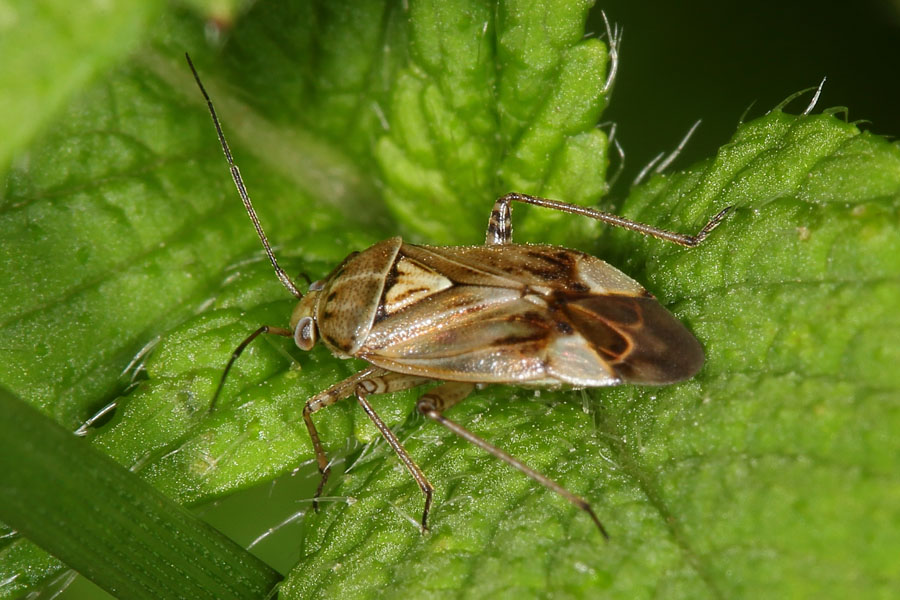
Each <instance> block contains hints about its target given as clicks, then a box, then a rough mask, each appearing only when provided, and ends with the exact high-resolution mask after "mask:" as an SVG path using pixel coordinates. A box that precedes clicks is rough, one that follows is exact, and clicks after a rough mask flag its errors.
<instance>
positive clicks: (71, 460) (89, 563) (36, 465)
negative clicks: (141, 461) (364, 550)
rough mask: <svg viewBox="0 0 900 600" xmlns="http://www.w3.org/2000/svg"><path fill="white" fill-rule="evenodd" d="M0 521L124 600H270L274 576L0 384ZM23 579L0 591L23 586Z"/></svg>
mask: <svg viewBox="0 0 900 600" xmlns="http://www.w3.org/2000/svg"><path fill="white" fill-rule="evenodd" d="M0 414H3V419H2V420H0V440H2V442H0V473H3V482H2V484H0V519H3V521H4V522H6V523H7V524H8V525H10V526H12V527H14V528H15V529H16V530H18V531H19V532H20V534H22V535H25V536H27V537H29V538H30V539H32V540H33V541H34V542H36V543H37V544H39V545H40V546H41V547H43V548H44V549H45V550H47V551H49V552H50V553H51V554H53V555H54V556H56V557H57V558H59V559H60V560H62V561H63V562H64V563H65V564H66V565H68V566H69V567H71V568H73V569H75V570H77V571H78V572H79V573H81V574H82V575H85V576H86V577H88V578H89V579H91V580H92V581H93V582H94V583H96V584H97V585H99V586H100V587H102V588H104V589H106V590H107V591H109V592H110V593H111V594H113V595H115V596H117V597H120V598H135V599H138V598H148V599H150V598H153V599H157V598H210V599H213V598H248V599H251V598H252V599H258V598H264V597H266V596H267V595H268V594H269V593H270V592H271V591H272V589H273V588H274V586H275V585H276V584H277V583H278V581H279V579H280V575H278V573H276V572H275V571H273V570H272V569H271V568H270V567H269V566H268V565H266V564H265V563H263V562H262V561H260V560H259V559H257V558H255V557H254V556H253V555H251V554H250V553H248V552H247V551H246V550H244V549H243V548H241V547H240V546H238V545H237V544H235V543H234V542H233V541H231V540H230V539H228V538H227V537H225V536H223V535H222V534H221V533H219V532H218V531H216V530H215V529H213V528H212V527H210V526H209V525H207V524H206V523H204V522H203V521H201V520H199V519H198V518H197V517H195V516H193V515H192V514H191V513H190V512H188V511H187V510H186V509H185V508H183V507H181V506H179V505H178V504H175V503H174V502H172V501H171V500H170V499H168V498H167V497H165V496H163V495H162V494H160V493H159V492H158V491H157V490H155V489H154V488H153V487H151V486H150V485H148V484H147V483H146V482H144V481H142V480H141V479H140V478H139V477H137V476H136V475H134V474H133V473H130V472H129V471H128V470H127V469H124V468H123V467H122V466H121V465H119V464H117V463H116V462H114V461H113V460H111V459H110V458H109V457H108V456H106V455H105V454H103V453H102V452H98V451H97V450H96V449H94V448H92V447H91V446H90V445H89V444H88V443H87V442H86V441H85V440H83V439H80V438H77V437H75V436H74V435H72V434H71V433H70V432H68V431H66V430H64V429H62V428H61V427H60V426H59V425H57V424H56V423H54V422H53V421H51V420H50V419H48V418H47V417H45V416H43V415H41V414H40V413H39V412H38V411H36V410H35V409H34V408H32V407H30V406H28V405H27V404H25V403H24V402H22V401H21V400H19V399H18V398H16V397H15V396H13V395H12V394H10V393H9V392H8V391H7V390H5V389H3V388H0ZM28 584H29V581H28V580H27V577H21V578H19V579H18V580H16V581H15V582H14V584H11V583H9V582H8V583H7V584H6V586H5V589H4V592H5V593H7V594H8V593H10V592H14V591H15V590H16V589H19V590H22V589H27V586H28Z"/></svg>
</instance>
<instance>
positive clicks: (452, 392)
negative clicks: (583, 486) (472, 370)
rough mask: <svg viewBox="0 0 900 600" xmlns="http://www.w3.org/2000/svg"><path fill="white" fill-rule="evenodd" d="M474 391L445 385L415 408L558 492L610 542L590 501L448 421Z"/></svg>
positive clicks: (466, 386)
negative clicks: (455, 407) (446, 413)
mask: <svg viewBox="0 0 900 600" xmlns="http://www.w3.org/2000/svg"><path fill="white" fill-rule="evenodd" d="M473 387H474V386H473V385H472V384H470V383H459V382H448V383H444V384H442V385H439V386H438V387H436V388H434V389H432V390H429V391H428V393H427V394H425V395H424V396H422V397H421V398H420V399H419V402H418V404H417V405H416V408H417V409H418V410H419V412H421V413H422V414H423V415H425V416H426V417H428V418H429V419H431V420H432V421H436V422H437V423H440V424H441V425H443V426H444V427H446V428H447V429H449V430H450V431H452V432H453V433H455V434H456V435H458V436H459V437H461V438H463V439H464V440H466V441H468V442H470V443H472V444H475V445H476V446H478V447H479V448H481V449H482V450H484V451H485V452H487V453H488V454H490V455H491V456H494V457H496V458H499V459H500V460H502V461H503V462H505V463H506V464H508V465H509V466H511V467H513V468H514V469H518V470H519V471H521V472H522V473H525V474H526V475H528V476H529V477H531V478H532V479H534V480H535V481H537V482H538V483H540V484H541V485H542V486H544V487H546V488H548V489H550V490H553V491H554V492H556V493H557V494H559V495H560V496H562V497H563V498H565V499H566V500H568V501H569V502H571V503H572V504H574V505H575V506H577V507H578V508H580V509H581V510H583V511H585V512H586V513H587V514H589V515H590V517H591V519H593V521H594V524H596V525H597V527H598V528H599V529H600V533H601V534H603V537H604V538H606V539H607V540H609V534H608V533H607V532H606V528H605V527H603V524H602V523H601V522H600V519H598V518H597V515H596V514H595V513H594V509H592V508H591V505H590V504H588V503H587V501H585V500H584V499H583V498H580V497H579V496H576V495H575V494H573V493H572V492H570V491H569V490H567V489H566V488H564V487H563V486H561V485H559V484H558V483H556V482H555V481H553V480H552V479H550V478H548V477H547V476H546V475H543V474H541V473H539V472H537V471H535V470H534V469H532V468H531V467H529V466H528V465H526V464H525V463H523V462H522V461H520V460H519V459H517V458H515V457H513V456H511V455H510V454H507V453H506V452H504V451H503V450H501V449H500V448H497V447H496V446H494V445H493V444H490V443H488V442H486V441H485V440H483V439H481V438H480V437H478V436H477V435H475V434H474V433H472V432H471V431H469V430H468V429H465V428H464V427H462V426H461V425H459V424H457V423H455V422H454V421H451V420H450V419H448V418H447V417H445V416H444V415H443V414H441V413H443V412H444V411H445V410H447V409H448V408H450V407H451V406H453V405H455V404H456V403H458V402H459V401H460V400H462V399H463V398H465V397H466V396H468V395H469V393H470V392H471V391H472V389H473Z"/></svg>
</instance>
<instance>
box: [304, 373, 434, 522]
mask: <svg viewBox="0 0 900 600" xmlns="http://www.w3.org/2000/svg"><path fill="white" fill-rule="evenodd" d="M428 381H430V380H429V379H425V378H423V377H413V376H410V375H402V374H400V373H392V372H390V371H385V370H384V369H380V368H378V367H369V368H367V369H363V370H362V371H360V372H359V373H356V374H355V375H351V376H350V377H348V378H347V379H345V380H343V381H341V382H338V383H336V384H334V385H333V386H331V387H330V388H328V389H327V390H324V391H322V392H319V393H318V394H316V395H315V396H313V397H312V398H310V399H309V400H308V401H307V402H306V405H305V406H304V407H303V420H304V422H305V423H306V429H307V431H308V432H309V439H310V440H311V441H312V445H313V450H314V451H315V453H316V464H317V465H318V467H319V473H321V475H322V479H321V480H320V481H319V486H318V488H316V495H315V499H314V500H313V508H314V509H315V510H318V509H319V503H318V500H317V499H318V497H319V496H321V495H322V490H323V489H324V488H325V483H326V482H327V481H328V476H329V475H330V474H331V467H329V466H328V457H327V455H326V454H325V449H324V448H323V447H322V442H321V440H320V439H319V432H318V431H317V430H316V426H315V425H314V424H313V421H312V414H313V413H315V412H317V411H319V410H321V409H323V408H325V407H326V406H331V405H332V404H334V403H335V402H338V401H339V400H343V399H344V398H349V397H350V396H352V395H353V394H354V393H355V394H357V397H359V394H363V395H364V396H365V395H368V394H388V393H390V392H398V391H400V390H405V389H409V388H411V387H415V386H417V385H422V384H423V383H426V382H428ZM363 402H364V400H363V401H361V402H360V403H361V404H362V403H363ZM367 406H368V403H367V402H365V403H364V404H363V409H365V410H366V413H367V414H369V417H370V418H371V417H372V414H374V412H370V411H371V406H369V407H368V408H366V407H367ZM375 418H376V419H377V418H378V415H375ZM372 420H373V421H375V419H372ZM379 423H381V426H379V427H378V428H379V431H381V433H382V435H384V436H385V438H388V442H389V443H390V442H391V440H390V439H389V435H390V436H393V432H391V431H390V429H387V427H386V426H385V425H384V423H383V422H381V419H378V420H377V421H375V425H376V426H378V425H379ZM382 427H384V429H382ZM385 429H387V431H388V433H385ZM394 439H395V441H396V437H395V438H394ZM391 446H392V447H394V444H393V443H392V444H391ZM394 449H395V450H396V448H394ZM401 449H402V448H401ZM405 452H406V451H405V450H404V451H403V453H401V452H399V451H398V454H401V457H400V458H401V459H403V454H405ZM406 458H407V459H408V458H409V457H408V456H407V457H406ZM405 462H406V461H405V460H404V463H405ZM413 475H414V476H415V474H413ZM417 481H418V479H417Z"/></svg>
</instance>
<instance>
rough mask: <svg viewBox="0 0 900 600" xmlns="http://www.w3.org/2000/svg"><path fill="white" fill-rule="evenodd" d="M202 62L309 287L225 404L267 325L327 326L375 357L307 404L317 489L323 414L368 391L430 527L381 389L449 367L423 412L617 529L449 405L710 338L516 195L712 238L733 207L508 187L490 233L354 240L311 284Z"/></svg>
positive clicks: (428, 495) (695, 365)
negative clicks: (520, 237) (444, 243)
mask: <svg viewBox="0 0 900 600" xmlns="http://www.w3.org/2000/svg"><path fill="white" fill-rule="evenodd" d="M188 63H189V64H190V58H188ZM191 69H192V70H193V72H194V76H195V78H196V80H197V84H198V85H199V86H200V89H201V91H202V92H203V95H204V97H205V98H206V101H207V104H208V107H209V111H210V114H211V116H212V119H213V123H214V124H215V127H216V132H217V134H218V136H219V140H220V142H221V145H222V149H223V151H224V153H225V156H226V158H227V160H228V164H229V168H230V170H231V174H232V177H233V179H234V182H235V185H236V187H237V189H238V192H239V194H240V196H241V199H242V201H243V203H244V206H245V207H246V209H247V212H248V214H249V215H250V218H251V220H252V222H253V224H254V227H255V228H256V231H257V234H258V235H259V238H260V241H261V242H262V244H263V247H264V248H265V251H266V254H267V256H268V257H269V260H270V261H271V262H272V265H273V267H274V268H275V272H276V274H277V276H278V278H279V279H280V280H281V282H282V283H283V284H284V286H285V287H286V288H287V289H288V290H289V291H290V292H291V293H292V294H294V295H295V296H296V297H297V298H299V302H298V303H297V305H296V307H295V309H294V311H293V314H292V315H291V320H290V328H280V327H269V326H264V327H260V328H259V329H257V330H256V331H255V332H253V334H251V335H250V336H249V337H248V338H247V339H246V340H244V342H242V343H241V344H240V345H239V346H238V348H237V349H236V350H235V352H234V353H233V354H232V357H231V359H230V361H229V362H228V365H227V366H226V368H225V371H224V373H223V375H222V379H221V381H220V383H219V387H218V389H217V390H216V394H215V396H214V398H213V404H214V403H215V399H216V398H217V397H218V395H219V392H220V391H221V389H222V385H223V384H224V381H225V377H226V375H227V373H228V370H229V369H230V368H231V366H232V364H233V363H234V361H235V360H236V359H237V357H238V356H239V355H240V353H241V352H242V351H243V349H244V348H245V347H246V346H247V345H248V344H249V343H250V342H252V341H253V339H255V338H256V337H257V336H258V335H260V334H263V333H268V334H275V335H282V336H286V337H293V339H294V341H295V343H296V344H297V346H298V347H299V348H301V349H303V350H309V349H311V348H312V347H313V346H314V345H315V344H316V343H317V341H318V340H319V339H320V338H321V340H322V342H323V343H324V344H325V345H326V346H327V347H328V348H329V350H331V352H332V353H334V354H335V355H337V356H340V357H356V358H361V359H364V360H366V361H368V362H369V363H370V366H369V367H367V368H365V369H363V370H362V371H360V372H359V373H356V374H355V375H352V376H351V377H349V378H347V379H345V380H344V381H341V382H339V383H337V384H335V385H333V386H331V387H330V388H328V389H326V390H324V391H322V392H320V393H318V394H316V395H315V396H313V397H312V398H310V399H309V400H308V401H307V402H306V405H305V406H304V408H303V419H304V421H305V423H306V427H307V429H308V430H309V435H310V438H311V439H312V443H313V448H314V449H315V454H316V461H317V463H318V467H319V471H320V473H321V474H322V479H321V481H320V484H319V487H318V490H317V492H316V497H317V498H318V496H319V495H320V494H321V492H322V489H323V487H324V485H325V482H326V481H327V478H328V474H329V466H328V460H327V457H326V455H325V451H324V449H323V447H322V444H321V442H320V440H319V434H318V432H317V431H316V427H315V425H314V423H313V420H312V415H313V414H314V413H315V412H316V411H318V410H320V409H322V408H325V407H326V406H329V405H331V404H334V403H335V402H337V401H339V400H343V399H345V398H348V397H350V396H355V397H356V399H357V401H358V402H359V404H360V405H361V406H362V408H363V410H365V412H366V414H367V415H368V416H369V417H370V418H371V419H372V421H373V422H374V423H375V425H376V427H377V428H378V429H379V431H380V432H381V434H382V435H383V436H384V438H385V439H386V441H387V442H388V444H390V446H391V447H392V448H393V449H394V450H395V451H396V453H397V455H398V456H399V457H400V460H401V461H402V462H403V464H404V465H405V466H406V468H407V469H408V470H409V472H410V473H411V474H412V476H413V477H414V478H415V480H416V482H417V483H418V484H419V487H420V489H421V490H422V493H423V494H424V496H425V507H424V510H423V512H422V529H423V531H424V530H426V529H427V523H428V513H429V510H430V507H431V499H432V492H433V488H432V486H431V484H430V483H429V482H428V479H427V478H426V477H425V475H424V473H422V471H421V470H420V469H419V467H418V466H417V465H416V464H415V462H414V461H413V460H412V458H411V457H410V456H409V454H408V453H407V452H406V450H405V449H404V448H403V446H402V445H401V444H400V441H399V440H398V439H397V437H396V435H395V434H394V433H393V432H392V431H391V430H390V429H389V428H388V427H387V426H386V425H385V424H384V423H383V422H382V420H381V419H380V417H379V416H378V414H377V413H376V412H375V411H374V410H373V408H372V406H371V405H370V404H369V401H368V397H369V396H370V395H372V394H381V393H389V392H395V391H399V390H403V389H409V388H412V387H416V386H419V385H423V384H427V383H434V382H435V381H440V382H442V383H441V384H440V385H438V386H437V387H434V388H432V389H431V390H430V391H428V392H427V393H426V394H424V395H423V396H422V397H421V398H420V399H419V401H418V402H417V405H416V408H417V410H418V411H419V412H420V413H422V414H423V415H425V416H426V417H428V418H429V419H431V420H433V421H436V422H438V423H440V424H441V425H444V426H445V427H447V428H448V429H450V430H451V431H453V432H454V433H456V434H457V435H459V436H461V437H463V438H464V439H466V440H468V441H470V442H472V443H474V444H475V445H477V446H479V447H480V448H482V449H484V450H486V451H487V452H489V453H490V454H492V455H493V456H496V457H497V458H500V459H501V460H503V461H505V462H507V463H508V464H510V465H511V466H513V467H515V468H516V469H518V470H520V471H522V472H524V473H525V474H526V475H528V476H529V477H532V478H533V479H534V480H535V481H537V482H539V483H541V484H542V485H544V486H546V487H548V488H549V489H552V490H553V491H555V492H557V493H559V494H560V495H562V496H563V497H565V498H566V499H568V500H569V501H570V502H572V503H573V504H575V505H576V506H578V507H579V508H581V509H582V510H584V511H586V512H587V513H588V514H589V515H590V516H591V518H592V519H593V521H594V522H595V524H596V525H597V527H598V528H599V529H600V531H601V533H602V534H603V535H604V536H605V537H608V536H607V533H606V530H605V529H604V527H603V525H602V524H601V523H600V521H599V519H598V518H597V516H596V514H595V513H594V511H593V509H592V508H591V507H590V505H589V504H588V503H587V502H586V501H584V500H583V499H581V498H579V497H578V496H576V495H574V494H572V493H571V492H569V491H568V490H566V489H565V488H563V487H562V486H560V485H559V484H557V483H556V482H554V481H552V480H550V479H548V478H547V477H545V476H544V475H542V474H540V473H538V472H537V471H535V470H533V469H531V468H530V467H528V466H527V465H525V464H523V463H522V462H520V461H519V460H517V459H516V458H514V457H512V456H510V455H509V454H507V453H505V452H503V451H502V450H500V449H499V448H497V447H495V446H493V445H491V444H490V443H488V442H486V441H485V440H482V439H481V438H479V437H478V436H476V435H475V434H473V433H471V432H470V431H468V430H467V429H465V428H463V427H462V426H460V425H459V424H457V423H455V422H454V421H451V420H449V419H447V417H445V416H444V414H443V413H444V412H445V411H446V410H447V409H449V408H450V407H452V406H454V405H455V404H457V403H458V402H460V401H461V400H463V399H464V398H465V397H466V396H468V395H469V394H470V393H471V392H472V390H473V389H475V386H476V385H479V384H488V383H503V384H515V385H519V386H528V387H538V388H559V387H570V388H586V387H601V386H609V385H618V384H621V383H637V384H666V383H673V382H676V381H681V380H684V379H687V378H689V377H691V376H693V375H694V374H695V373H696V372H697V371H698V370H699V369H700V367H701V366H702V365H703V350H702V348H701V347H700V343H699V342H698V341H697V339H696V338H695V337H694V336H693V335H692V334H691V333H690V332H689V331H688V330H687V329H686V328H685V327H684V325H682V324H681V323H680V322H679V321H678V320H677V319H676V318H675V317H674V316H673V315H672V314H671V313H669V312H668V311H666V310H665V309H664V308H663V307H662V305H660V304H659V303H658V302H657V301H656V300H655V299H654V298H653V296H652V295H651V294H650V293H649V292H647V291H646V290H645V289H644V288H643V287H642V286H641V285H640V284H638V283H637V282H635V281H634V280H633V279H631V278H629V277H628V276H626V275H625V274H623V273H622V272H620V271H618V270H617V269H615V268H613V267H611V266H610V265H608V264H607V263H605V262H603V261H602V260H600V259H598V258H595V257H593V256H590V255H588V254H585V253H583V252H579V251H577V250H570V249H567V248H562V247H558V246H550V245H530V244H514V243H513V242H512V225H511V203H512V202H523V203H527V204H533V205H537V206H542V207H545V208H551V209H556V210H561V211H564V212H568V213H573V214H579V215H583V216H587V217H590V218H594V219H598V220H600V221H604V222H606V223H610V224H612V225H617V226H620V227H625V228H627V229H631V230H634V231H638V232H640V233H643V234H645V235H651V236H654V237H658V238H661V239H664V240H668V241H671V242H675V243H678V244H681V245H683V246H688V247H692V246H696V245H698V244H699V243H700V242H702V241H703V239H705V238H706V236H707V235H708V234H709V232H710V231H712V230H713V229H714V228H715V227H716V226H717V225H718V224H719V223H720V222H721V221H722V219H723V218H724V217H725V215H726V214H727V212H728V210H729V209H728V208H726V209H725V210H722V211H721V212H719V214H717V215H716V216H715V217H714V218H713V219H712V220H711V221H710V222H709V223H708V224H707V225H706V226H705V227H704V228H703V229H702V230H701V231H700V232H699V233H698V234H697V235H696V236H688V235H682V234H678V233H673V232H669V231H665V230H661V229H657V228H655V227H651V226H648V225H643V224H641V223H636V222H633V221H629V220H627V219H624V218H622V217H617V216H615V215H610V214H607V213H602V212H599V211H595V210H592V209H589V208H584V207H581V206H577V205H572V204H567V203H564V202H559V201H556V200H548V199H546V198H538V197H534V196H528V195H524V194H507V195H506V196H503V197H502V198H500V199H498V200H497V201H496V202H495V203H494V208H493V210H492V212H491V217H490V221H489V224H488V229H487V235H486V243H485V245H484V246H449V247H439V246H420V245H414V244H408V243H406V242H404V241H403V240H401V239H400V238H399V237H393V238H390V239H387V240H384V241H382V242H379V243H377V244H375V245H374V246H372V247H370V248H368V249H366V250H364V251H362V252H359V253H354V254H351V255H350V256H348V257H347V258H346V259H345V260H344V262H343V263H342V264H341V265H339V266H338V267H337V268H336V269H334V271H332V272H331V273H330V274H329V275H328V276H327V277H326V278H325V279H324V280H321V281H316V282H314V283H312V284H311V285H310V286H309V290H308V292H307V293H306V294H303V293H302V292H301V291H300V290H299V289H298V288H297V286H296V285H295V284H294V283H293V282H292V281H291V280H290V278H289V277H288V276H287V274H286V273H285V272H284V270H283V269H282V268H281V267H280V266H279V265H278V261H277V260H276V258H275V256H274V254H273V252H272V249H271V247H270V245H269V242H268V240H267V239H266V236H265V233H264V232H263V230H262V227H261V225H260V223H259V220H258V219H257V216H256V213H255V211H254V209H253V206H252V204H251V202H250V197H249V195H248V194H247V191H246V188H245V187H244V184H243V181H242V179H241V176H240V172H239V171H238V168H237V166H236V165H235V164H234V161H233V159H232V156H231V151H230V150H229V148H228V144H227V143H226V141H225V137H224V135H223V133H222V129H221V126H220V125H219V122H218V118H217V117H216V113H215V110H214V108H213V106H212V103H211V102H210V100H209V96H208V95H207V94H206V91H205V90H204V89H203V85H202V83H200V79H199V77H198V76H197V72H196V70H194V68H193V65H191Z"/></svg>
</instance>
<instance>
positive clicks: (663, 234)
mask: <svg viewBox="0 0 900 600" xmlns="http://www.w3.org/2000/svg"><path fill="white" fill-rule="evenodd" d="M512 202H523V203H525V204H533V205H535V206H542V207H544V208H552V209H554V210H560V211H562V212H567V213H570V214H573V215H581V216H583V217H589V218H591V219H597V220H598V221H603V222H604V223H607V224H609V225H614V226H616V227H622V228H624V229H630V230H631V231H637V232H638V233H640V234H642V235H649V236H651V237H655V238H657V239H660V240H665V241H667V242H672V243H675V244H679V245H681V246H685V247H687V248H693V247H695V246H699V245H700V243H701V242H702V241H703V240H705V239H706V236H708V235H709V233H710V232H711V231H712V230H713V229H715V228H716V227H718V225H719V223H721V222H722V220H723V219H724V218H725V216H726V215H727V214H728V213H729V212H731V209H733V208H734V207H733V206H728V207H726V208H723V209H722V210H720V211H719V212H718V214H716V216H714V217H713V218H712V219H710V221H709V223H707V224H706V225H704V226H703V228H702V229H701V230H700V231H699V232H698V233H697V235H685V234H683V233H675V232H674V231H668V230H665V229H659V228H658V227H653V226H652V225H646V224H644V223H638V222H637V221H632V220H630V219H626V218H624V217H620V216H618V215H614V214H611V213H606V212H602V211H599V210H594V209H592V208H587V207H585V206H579V205H577V204H569V203H568V202H560V201H559V200H550V199H548V198H539V197H538V196H529V195H527V194H516V193H512V194H506V195H505V196H503V197H501V198H498V199H497V201H496V202H494V208H493V210H491V219H490V221H489V222H488V228H487V233H486V234H485V240H484V241H485V243H486V244H488V245H494V244H508V243H510V242H511V241H512V207H511V206H510V203H512Z"/></svg>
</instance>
